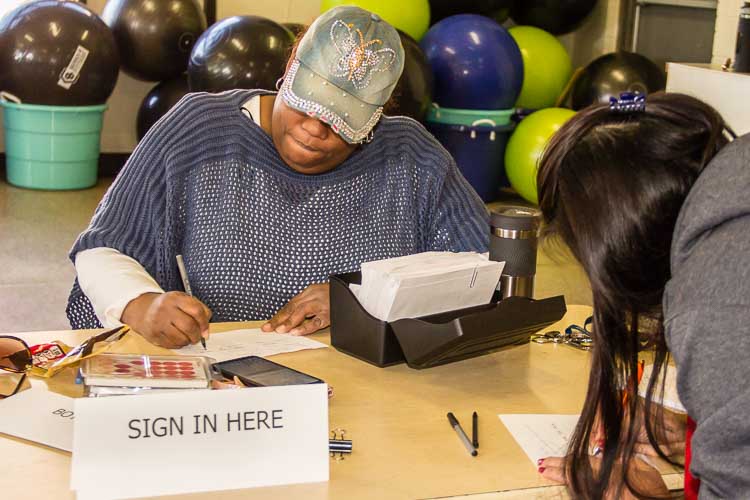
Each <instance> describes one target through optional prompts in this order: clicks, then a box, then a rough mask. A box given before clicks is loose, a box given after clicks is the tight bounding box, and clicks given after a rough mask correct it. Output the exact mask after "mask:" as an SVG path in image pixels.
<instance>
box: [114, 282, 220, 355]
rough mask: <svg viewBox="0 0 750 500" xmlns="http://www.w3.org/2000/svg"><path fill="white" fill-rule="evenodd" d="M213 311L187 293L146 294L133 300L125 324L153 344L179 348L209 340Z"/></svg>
mask: <svg viewBox="0 0 750 500" xmlns="http://www.w3.org/2000/svg"><path fill="white" fill-rule="evenodd" d="M211 314H212V312H211V310H210V309H209V308H208V307H207V306H206V305H205V304H204V303H203V302H201V301H200V300H198V299H196V298H195V297H191V296H189V295H188V294H186V293H183V292H166V293H144V294H143V295H140V296H138V297H136V298H135V299H133V300H131V301H130V302H129V303H128V305H127V306H125V309H124V310H123V312H122V317H121V321H122V322H123V323H125V324H127V325H130V327H131V328H133V330H135V331H136V332H138V333H139V334H141V335H142V336H143V337H144V338H145V339H146V340H148V341H149V342H151V343H153V344H156V345H159V346H161V347H166V348H168V349H178V348H180V347H183V346H185V345H188V344H195V343H196V342H198V341H199V340H200V339H201V337H204V338H208V323H209V321H210V319H211Z"/></svg>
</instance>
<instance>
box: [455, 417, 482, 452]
mask: <svg viewBox="0 0 750 500" xmlns="http://www.w3.org/2000/svg"><path fill="white" fill-rule="evenodd" d="M448 422H450V424H451V427H453V430H454V431H456V434H458V439H460V440H461V442H462V443H463V444H464V446H465V447H466V451H468V452H469V454H470V455H471V456H472V457H476V456H477V454H478V453H479V452H477V450H476V448H474V446H472V444H471V442H470V441H469V437H468V436H467V435H466V433H465V432H464V430H463V429H462V428H461V424H459V423H458V420H456V416H455V415H453V412H448Z"/></svg>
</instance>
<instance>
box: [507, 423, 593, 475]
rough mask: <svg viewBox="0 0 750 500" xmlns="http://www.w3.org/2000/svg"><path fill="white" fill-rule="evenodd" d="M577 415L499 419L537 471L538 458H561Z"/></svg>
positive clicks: (574, 425)
mask: <svg viewBox="0 0 750 500" xmlns="http://www.w3.org/2000/svg"><path fill="white" fill-rule="evenodd" d="M579 416H580V415H529V414H513V415H498V417H500V420H501V421H502V422H503V424H504V425H505V427H506V428H507V429H508V431H509V432H510V433H511V435H512V436H513V438H514V439H515V440H516V442H517V443H518V445H519V446H520V447H521V448H522V449H523V451H524V452H525V453H526V455H528V457H529V459H531V462H532V463H533V464H534V466H535V467H536V462H537V460H539V459H540V458H547V457H562V456H565V455H566V454H567V453H566V452H567V449H568V442H569V441H570V437H571V436H572V435H573V431H574V430H575V428H576V424H577V423H578V417H579Z"/></svg>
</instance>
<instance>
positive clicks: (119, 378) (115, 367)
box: [81, 354, 211, 389]
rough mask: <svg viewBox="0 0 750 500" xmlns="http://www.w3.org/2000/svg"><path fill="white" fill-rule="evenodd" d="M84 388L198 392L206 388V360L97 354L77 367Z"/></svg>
mask: <svg viewBox="0 0 750 500" xmlns="http://www.w3.org/2000/svg"><path fill="white" fill-rule="evenodd" d="M81 374H82V375H83V380H84V383H85V384H86V385H87V386H104V387H155V388H174V389H179V388H186V389H199V388H207V387H208V386H209V383H210V380H211V376H210V360H209V359H208V358H204V357H201V356H148V355H134V354H132V355H131V354H100V355H98V356H94V357H92V358H87V359H85V360H84V361H83V364H82V365H81Z"/></svg>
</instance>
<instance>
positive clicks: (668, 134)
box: [537, 93, 728, 499]
mask: <svg viewBox="0 0 750 500" xmlns="http://www.w3.org/2000/svg"><path fill="white" fill-rule="evenodd" d="M726 130H727V129H726V126H725V124H724V121H723V120H722V118H721V116H720V115H719V114H718V113H717V112H716V111H715V110H714V109H712V108H711V107H710V106H708V105H706V104H704V103H702V102H701V101H699V100H697V99H694V98H692V97H689V96H685V95H680V94H667V93H659V94H653V95H649V96H648V99H647V104H646V111H645V112H640V113H637V112H636V113H629V114H622V113H619V112H616V111H612V110H610V109H609V107H608V106H605V105H599V106H592V107H590V108H587V109H585V110H583V111H581V112H580V113H578V114H577V115H576V116H575V117H573V118H572V119H571V120H570V121H569V122H567V123H566V124H565V125H564V126H563V127H562V129H561V130H560V131H559V132H558V133H557V134H556V135H555V136H554V137H553V139H552V140H551V142H550V144H549V145H548V147H547V149H546V151H545V154H544V156H543V158H542V160H541V163H540V167H539V173H538V179H537V180H538V186H539V204H540V208H541V209H542V213H543V217H544V221H545V231H544V233H545V235H546V236H551V235H556V236H557V237H558V238H560V239H561V240H562V242H564V243H565V244H566V245H567V246H568V247H569V248H570V250H571V252H572V253H573V255H574V256H575V258H576V259H577V260H578V261H579V262H580V263H581V265H582V266H583V268H584V270H585V272H586V274H587V275H588V278H589V280H590V282H591V289H592V293H593V305H594V323H593V332H594V333H593V335H594V347H593V349H592V351H591V355H592V360H591V374H590V378H589V385H588V392H587V395H586V401H585V403H584V407H583V410H582V413H581V418H580V420H579V423H578V426H577V428H576V431H575V433H574V436H573V439H572V441H571V444H570V448H569V455H570V460H569V461H568V465H567V467H568V471H567V472H568V475H569V478H570V482H569V484H570V488H571V490H572V491H571V492H572V494H573V495H574V497H576V498H592V499H593V498H596V499H598V498H603V497H604V496H605V492H606V491H607V490H608V488H610V487H612V488H615V491H621V490H618V488H623V487H625V488H627V489H628V490H630V492H631V493H632V494H634V495H636V496H639V497H645V498H647V497H646V495H645V494H644V493H643V492H638V491H636V490H635V488H634V487H633V485H632V484H631V481H630V478H629V477H627V475H625V478H624V482H623V484H610V479H611V477H612V472H613V468H614V467H615V464H616V463H618V462H619V464H620V465H621V466H622V470H623V471H627V470H628V465H629V462H630V459H631V456H632V454H633V448H634V445H635V441H636V438H637V434H638V429H636V428H635V426H636V421H637V419H635V418H630V419H625V418H624V417H625V416H626V415H636V411H637V407H638V397H637V395H638V387H637V385H638V384H637V371H638V365H637V363H638V354H639V352H641V351H643V350H649V351H651V352H652V353H653V360H654V369H653V372H652V375H651V378H650V379H649V381H648V390H647V395H646V403H645V408H643V409H642V410H643V412H644V422H645V424H646V431H647V434H648V439H649V441H650V443H651V445H652V446H653V447H654V448H655V449H656V450H657V452H658V453H659V454H660V455H661V456H662V457H663V458H665V459H666V458H667V457H666V456H665V455H664V453H663V452H662V451H661V450H660V449H659V446H658V444H657V439H656V438H657V434H658V435H661V432H662V430H661V428H660V427H659V426H658V425H657V426H654V425H653V422H660V421H661V415H660V408H661V406H660V405H653V404H652V401H653V400H654V392H655V388H656V387H657V386H661V387H662V388H663V383H662V384H659V383H658V381H659V379H660V377H661V380H662V382H663V378H664V373H663V371H662V368H663V366H664V364H665V363H666V362H667V361H668V352H667V346H666V343H665V340H664V325H663V317H662V310H661V300H662V295H663V293H664V287H665V285H666V283H667V281H668V280H669V278H670V261H669V255H670V245H671V241H672V232H673V230H674V226H675V223H676V220H677V216H678V214H679V211H680V208H681V206H682V204H683V202H684V200H685V197H686V196H687V194H688V192H689V191H690V188H691V186H692V185H693V183H694V182H695V180H696V179H697V178H698V176H699V175H700V173H701V171H702V170H703V168H704V167H705V166H706V164H707V163H708V162H709V161H710V160H711V159H712V158H713V157H714V156H715V155H716V153H717V152H718V151H719V150H720V149H721V148H722V147H723V146H724V145H725V144H726V143H727V142H728V139H727V138H726V134H725V132H726ZM623 392H624V393H626V394H627V396H625V398H623ZM657 399H660V398H657ZM654 412H656V414H654ZM597 413H598V414H599V417H600V422H601V425H602V426H603V430H604V435H605V447H604V454H603V457H602V466H601V469H600V472H599V473H598V474H596V475H595V474H594V472H593V471H592V469H591V465H590V459H589V440H590V437H591V434H592V431H593V426H594V420H595V418H596V415H597ZM616 496H619V495H616Z"/></svg>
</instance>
